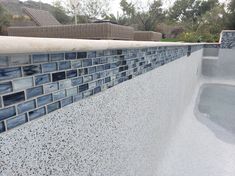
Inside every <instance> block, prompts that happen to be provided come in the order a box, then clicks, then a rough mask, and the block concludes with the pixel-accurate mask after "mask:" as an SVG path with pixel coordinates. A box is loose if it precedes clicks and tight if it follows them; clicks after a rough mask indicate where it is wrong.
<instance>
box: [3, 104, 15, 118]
mask: <svg viewBox="0 0 235 176" xmlns="http://www.w3.org/2000/svg"><path fill="white" fill-rule="evenodd" d="M15 115H16V110H15V107H14V106H12V107H9V108H4V109H0V121H1V120H5V119H7V118H9V117H13V116H15Z"/></svg>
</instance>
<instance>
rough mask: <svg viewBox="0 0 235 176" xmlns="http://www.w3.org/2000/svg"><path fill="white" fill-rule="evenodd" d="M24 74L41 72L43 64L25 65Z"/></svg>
mask: <svg viewBox="0 0 235 176" xmlns="http://www.w3.org/2000/svg"><path fill="white" fill-rule="evenodd" d="M23 72H24V76H30V75H35V74H38V73H41V72H42V70H41V66H40V65H30V66H25V67H23Z"/></svg>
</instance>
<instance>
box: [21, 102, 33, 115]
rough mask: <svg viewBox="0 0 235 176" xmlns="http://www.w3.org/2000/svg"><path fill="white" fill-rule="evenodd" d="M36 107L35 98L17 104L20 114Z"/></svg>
mask: <svg viewBox="0 0 235 176" xmlns="http://www.w3.org/2000/svg"><path fill="white" fill-rule="evenodd" d="M35 108H36V102H35V100H31V101H27V102H24V103H21V104H19V105H18V106H17V109H18V113H19V114H21V113H24V112H27V111H29V110H32V109H35Z"/></svg>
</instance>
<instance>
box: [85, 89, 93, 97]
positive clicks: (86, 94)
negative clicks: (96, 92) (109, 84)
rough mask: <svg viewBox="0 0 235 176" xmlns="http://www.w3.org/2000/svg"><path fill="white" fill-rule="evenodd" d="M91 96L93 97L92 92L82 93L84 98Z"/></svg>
mask: <svg viewBox="0 0 235 176" xmlns="http://www.w3.org/2000/svg"><path fill="white" fill-rule="evenodd" d="M91 95H93V90H89V91H87V92H84V93H83V97H84V98H86V97H89V96H91Z"/></svg>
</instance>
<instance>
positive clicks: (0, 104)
mask: <svg viewBox="0 0 235 176" xmlns="http://www.w3.org/2000/svg"><path fill="white" fill-rule="evenodd" d="M0 108H2V99H1V98H0Z"/></svg>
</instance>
